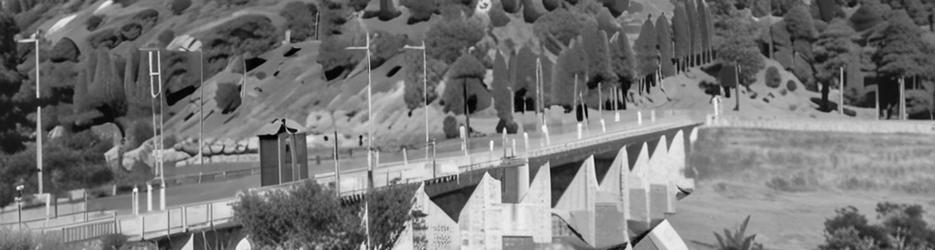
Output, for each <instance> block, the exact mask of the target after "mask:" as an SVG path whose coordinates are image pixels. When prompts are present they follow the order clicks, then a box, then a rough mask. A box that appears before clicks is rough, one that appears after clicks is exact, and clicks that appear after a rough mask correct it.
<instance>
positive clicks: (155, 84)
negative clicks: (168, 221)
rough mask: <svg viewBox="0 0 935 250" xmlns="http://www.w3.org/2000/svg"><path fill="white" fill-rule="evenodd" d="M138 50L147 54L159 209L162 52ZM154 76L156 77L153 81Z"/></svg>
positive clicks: (162, 134)
mask: <svg viewBox="0 0 935 250" xmlns="http://www.w3.org/2000/svg"><path fill="white" fill-rule="evenodd" d="M139 50H141V51H146V52H147V55H148V56H149V57H148V59H147V62H148V63H149V91H150V95H151V96H152V108H153V140H154V141H153V144H154V145H155V146H156V147H155V149H154V150H155V152H157V153H156V164H155V165H156V166H155V168H156V171H157V172H158V173H159V181H160V183H161V184H162V186H161V187H162V190H161V192H160V194H159V196H160V197H159V198H160V199H159V205H160V209H165V205H166V197H165V195H166V191H165V188H166V184H165V180H166V179H165V171H164V169H163V159H162V156H163V155H162V153H163V152H162V149H163V147H164V146H165V145H163V144H164V143H165V124H164V122H165V119H164V114H165V108H164V107H163V106H162V105H163V103H165V102H164V101H163V98H164V97H165V95H163V93H162V90H163V85H162V53H161V50H160V49H158V48H140V49H139ZM153 54H155V55H156V67H155V71H154V70H153ZM154 77H155V78H156V80H155V81H153V78H154ZM157 102H158V105H159V121H158V122H157V121H156V105H157ZM157 127H158V129H157ZM157 135H158V137H157Z"/></svg>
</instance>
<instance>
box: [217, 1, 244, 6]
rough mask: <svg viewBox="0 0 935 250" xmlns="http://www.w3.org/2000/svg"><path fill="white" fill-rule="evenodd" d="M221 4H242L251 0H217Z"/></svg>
mask: <svg viewBox="0 0 935 250" xmlns="http://www.w3.org/2000/svg"><path fill="white" fill-rule="evenodd" d="M217 1H218V3H219V4H220V5H221V6H227V7H232V6H240V5H244V4H247V3H249V2H250V0H217Z"/></svg>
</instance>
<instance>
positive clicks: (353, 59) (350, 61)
mask: <svg viewBox="0 0 935 250" xmlns="http://www.w3.org/2000/svg"><path fill="white" fill-rule="evenodd" d="M351 44H354V39H351V36H350V35H343V36H330V37H326V38H325V39H324V41H322V43H321V47H320V48H319V50H318V51H319V54H318V58H316V61H317V62H318V64H321V67H322V70H323V71H324V75H325V79H326V80H329V81H330V80H334V79H337V78H339V77H343V76H344V75H345V74H347V72H349V71H350V70H351V69H352V68H353V67H354V65H355V64H357V62H359V61H360V60H361V58H362V57H363V56H362V55H361V54H363V53H354V52H351V51H347V50H346V48H347V46H349V45H351Z"/></svg>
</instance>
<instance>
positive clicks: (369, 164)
mask: <svg viewBox="0 0 935 250" xmlns="http://www.w3.org/2000/svg"><path fill="white" fill-rule="evenodd" d="M346 49H347V50H364V51H366V52H367V122H368V123H369V124H368V128H367V130H368V131H367V192H368V193H369V192H370V190H371V189H373V123H374V120H373V77H372V75H371V72H372V71H373V68H372V67H373V65H371V63H370V62H371V61H370V33H369V32H368V33H367V38H366V43H365V44H364V46H362V47H360V46H358V47H347V48H346ZM368 203H369V202H368V201H367V199H364V213H366V214H367V218H366V223H365V224H364V225H366V230H367V248H368V249H369V248H370V205H369V204H368Z"/></svg>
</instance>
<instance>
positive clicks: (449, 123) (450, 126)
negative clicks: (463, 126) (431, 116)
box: [442, 115, 461, 139]
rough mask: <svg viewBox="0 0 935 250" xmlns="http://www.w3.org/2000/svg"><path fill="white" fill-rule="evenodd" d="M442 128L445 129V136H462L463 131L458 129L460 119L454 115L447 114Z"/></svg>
mask: <svg viewBox="0 0 935 250" xmlns="http://www.w3.org/2000/svg"><path fill="white" fill-rule="evenodd" d="M442 130H444V131H445V138H448V139H452V138H458V137H459V136H461V133H460V132H459V131H458V120H456V119H455V117H454V116H450V115H449V116H446V117H445V120H444V121H442Z"/></svg>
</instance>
